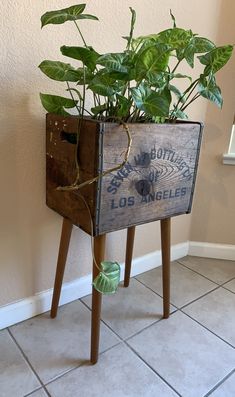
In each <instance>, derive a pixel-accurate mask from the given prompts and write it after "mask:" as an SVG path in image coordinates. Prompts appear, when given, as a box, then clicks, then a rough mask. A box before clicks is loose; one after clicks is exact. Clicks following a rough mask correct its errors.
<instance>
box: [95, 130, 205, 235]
mask: <svg viewBox="0 0 235 397" xmlns="http://www.w3.org/2000/svg"><path fill="white" fill-rule="evenodd" d="M129 129H130V132H131V135H132V138H133V144H132V149H131V153H130V156H129V160H128V164H127V165H126V166H124V167H123V169H122V170H120V171H117V172H114V173H112V175H107V176H105V177H103V178H102V185H101V193H100V194H101V197H100V208H99V211H100V214H99V229H98V231H97V233H100V234H101V233H106V232H108V231H112V230H118V229H121V228H125V227H128V226H131V225H137V224H141V223H147V222H151V221H153V220H157V219H163V218H168V217H172V216H176V215H179V214H184V213H188V212H190V211H191V204H192V197H193V190H194V184H195V176H196V170H197V163H198V155H199V150H200V142H201V125H200V124H199V123H182V124H181V123H180V124H147V125H146V124H130V125H129ZM126 147H127V136H126V134H125V131H124V129H123V126H122V125H115V124H113V123H106V124H105V131H104V137H103V169H104V170H107V169H109V168H112V167H113V166H115V165H117V164H118V163H121V162H122V158H123V153H124V152H125V150H126Z"/></svg>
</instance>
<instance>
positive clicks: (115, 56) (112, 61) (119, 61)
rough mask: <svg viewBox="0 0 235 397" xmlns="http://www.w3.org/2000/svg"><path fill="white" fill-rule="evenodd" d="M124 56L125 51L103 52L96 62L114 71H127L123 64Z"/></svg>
mask: <svg viewBox="0 0 235 397" xmlns="http://www.w3.org/2000/svg"><path fill="white" fill-rule="evenodd" d="M126 56H127V55H126V54H125V53H112V54H111V53H110V54H104V55H101V56H100V57H99V59H98V60H97V63H98V64H99V65H102V66H104V67H106V68H107V69H110V70H113V71H115V72H120V73H127V72H128V69H127V66H125V64H124V62H125V60H126Z"/></svg>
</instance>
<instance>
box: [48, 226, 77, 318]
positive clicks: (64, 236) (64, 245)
mask: <svg viewBox="0 0 235 397" xmlns="http://www.w3.org/2000/svg"><path fill="white" fill-rule="evenodd" d="M72 228H73V224H72V223H71V221H70V220H68V219H66V218H64V220H63V225H62V232H61V238H60V248H59V254H58V260H57V268H56V275H55V283H54V291H53V298H52V304H51V317H52V318H55V317H56V315H57V309H58V305H59V300H60V292H61V286H62V282H63V277H64V269H65V264H66V259H67V254H68V249H69V242H70V237H71V233H72Z"/></svg>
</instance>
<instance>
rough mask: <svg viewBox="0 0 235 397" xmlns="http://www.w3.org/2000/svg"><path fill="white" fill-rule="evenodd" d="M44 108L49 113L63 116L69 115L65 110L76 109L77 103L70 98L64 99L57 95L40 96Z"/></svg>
mask: <svg viewBox="0 0 235 397" xmlns="http://www.w3.org/2000/svg"><path fill="white" fill-rule="evenodd" d="M40 98H41V102H42V106H43V107H44V108H45V109H46V111H47V112H49V113H56V114H61V115H62V116H66V115H69V113H68V112H66V111H65V110H64V108H67V109H72V108H74V107H75V104H76V103H77V101H73V100H72V99H69V98H63V97H60V96H57V95H49V94H40Z"/></svg>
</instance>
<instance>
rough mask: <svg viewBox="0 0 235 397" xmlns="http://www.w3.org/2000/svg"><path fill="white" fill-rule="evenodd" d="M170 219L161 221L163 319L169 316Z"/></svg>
mask: <svg viewBox="0 0 235 397" xmlns="http://www.w3.org/2000/svg"><path fill="white" fill-rule="evenodd" d="M170 240H171V219H170V218H167V219H162V220H161V243H162V283H163V285H162V288H163V318H168V317H169V315H170V248H171V242H170Z"/></svg>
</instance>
